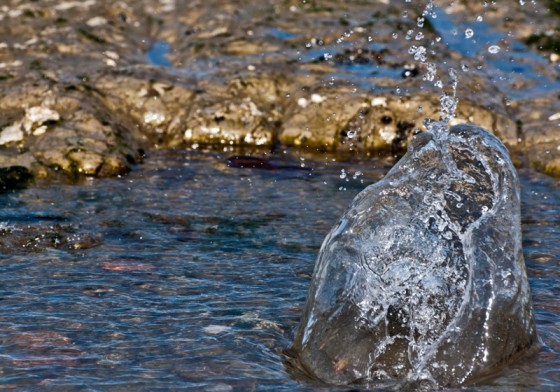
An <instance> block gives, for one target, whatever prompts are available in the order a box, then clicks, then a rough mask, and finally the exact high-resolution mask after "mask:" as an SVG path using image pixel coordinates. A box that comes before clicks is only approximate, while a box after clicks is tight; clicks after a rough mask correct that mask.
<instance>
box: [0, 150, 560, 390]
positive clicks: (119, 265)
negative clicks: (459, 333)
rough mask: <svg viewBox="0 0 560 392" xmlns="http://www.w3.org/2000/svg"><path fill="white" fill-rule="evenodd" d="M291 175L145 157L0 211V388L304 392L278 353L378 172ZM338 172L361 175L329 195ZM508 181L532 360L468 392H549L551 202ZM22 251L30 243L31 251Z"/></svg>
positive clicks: (528, 186) (12, 200) (554, 340)
mask: <svg viewBox="0 0 560 392" xmlns="http://www.w3.org/2000/svg"><path fill="white" fill-rule="evenodd" d="M186 163H188V164H189V165H186ZM306 163H308V164H309V165H310V166H311V167H313V171H312V173H314V175H312V176H307V175H306V176H298V175H293V173H285V172H284V173H283V172H282V171H266V172H264V171H258V170H251V169H249V170H242V169H236V168H228V167H227V165H226V164H225V160H224V159H221V158H220V157H217V156H216V155H214V154H209V153H203V152H196V153H194V152H191V153H188V152H187V153H173V152H169V153H160V154H159V155H158V153H156V154H154V156H153V157H151V159H150V160H148V161H147V162H146V164H144V165H142V166H139V167H138V168H137V170H135V171H134V172H132V173H131V174H130V175H129V176H128V177H124V178H121V179H104V180H93V181H88V182H86V183H83V184H78V185H75V186H52V187H51V186H42V187H36V188H31V189H28V190H25V191H23V192H19V193H12V194H7V195H2V196H0V199H1V200H0V201H1V202H2V205H3V206H4V208H3V209H2V210H0V222H2V226H0V244H4V245H0V246H2V248H1V252H2V255H1V256H0V272H1V273H2V285H0V314H1V316H0V369H2V373H0V385H3V386H10V385H11V386H13V387H14V388H16V389H17V388H19V389H22V388H31V387H33V386H36V385H49V386H52V387H53V388H69V389H78V388H81V387H83V386H84V385H87V386H88V387H89V388H94V389H95V388H97V389H107V390H110V389H119V388H121V389H122V388H125V387H126V388H132V387H134V386H138V387H143V388H148V387H149V388H151V389H157V388H162V389H169V388H196V389H200V390H216V391H217V390H247V389H253V390H274V391H277V390H286V391H291V390H294V389H297V390H306V389H308V390H311V389H314V388H316V387H315V386H314V384H313V383H312V382H310V383H307V384H301V383H300V382H298V381H295V380H293V379H292V378H291V377H290V376H289V375H288V373H287V372H286V369H285V368H284V365H283V358H282V356H281V355H280V354H279V352H280V351H281V350H282V349H283V348H285V347H287V346H288V345H289V344H290V343H291V340H292V338H293V329H294V328H295V326H296V325H297V323H298V321H299V318H300V316H301V308H302V307H303V305H304V302H305V297H306V294H307V289H308V287H309V283H310V276H311V273H312V270H313V266H314V263H315V257H316V255H317V252H318V250H319V247H320V245H321V243H322V241H323V238H324V236H325V234H326V233H327V232H328V231H329V230H330V229H331V227H332V226H333V225H334V223H335V220H336V219H338V217H339V216H340V215H341V213H342V211H343V210H344V209H346V207H347V206H348V205H349V203H350V201H351V200H352V199H353V197H354V196H355V194H356V193H357V192H359V191H360V190H361V189H362V188H363V187H365V186H366V185H368V184H369V183H371V182H373V181H375V179H377V178H379V176H380V174H381V173H382V172H383V171H384V170H385V169H384V168H383V166H382V165H378V166H376V162H351V163H341V162H332V161H331V160H330V158H325V159H320V160H316V161H312V162H309V161H306ZM376 167H377V168H376ZM162 168H166V169H162ZM342 169H345V171H346V172H350V170H352V171H355V170H358V169H359V170H361V171H362V172H363V173H369V174H368V175H364V176H362V178H361V179H363V180H364V182H363V183H361V181H360V180H361V179H358V180H353V179H352V177H351V176H348V177H347V178H345V179H342V180H341V178H340V173H341V170H342ZM521 180H522V189H523V201H524V203H523V234H524V240H525V242H524V252H525V257H526V260H527V264H528V272H529V276H530V283H531V286H532V290H533V298H534V302H535V309H536V317H537V322H538V329H539V335H540V337H541V339H542V340H543V350H541V352H540V354H539V355H538V357H537V358H536V360H532V361H528V362H527V363H521V364H518V365H516V367H514V368H511V369H508V370H507V372H505V373H504V375H503V377H501V378H499V379H497V380H495V381H493V384H492V385H489V386H488V387H485V388H484V389H481V390H488V391H501V390H504V388H509V387H511V386H513V387H516V388H519V387H520V386H522V385H529V386H530V387H529V388H530V389H531V390H550V388H551V386H552V387H559V386H560V381H559V378H560V375H559V370H558V369H560V357H559V355H558V352H560V331H559V328H558V320H559V312H560V305H559V301H558V300H557V298H560V282H559V281H560V280H559V279H558V275H559V271H560V269H559V266H558V260H560V245H559V244H560V241H559V239H560V229H559V227H560V225H558V222H560V191H559V188H558V185H557V184H555V183H554V181H553V180H551V179H549V178H547V177H544V176H540V175H537V174H535V173H534V172H532V171H525V172H522V175H521ZM341 181H342V182H343V183H344V185H345V186H346V185H347V186H346V189H347V190H346V191H342V190H339V188H341ZM45 217H57V219H56V220H54V221H53V220H52V219H47V218H45ZM55 225H59V226H60V227H57V228H52V227H54V226H55ZM7 227H8V228H11V229H6V228H7ZM42 234H45V238H51V237H52V236H54V235H55V234H56V236H57V238H59V240H60V243H56V242H53V241H50V240H46V239H43V238H42V237H41V235H42ZM49 236H50V237H49ZM36 237H37V238H38V239H35V238H36ZM14 238H17V240H16V239H14ZM88 238H89V239H88ZM91 238H93V239H91ZM71 239H72V240H71ZM29 241H31V243H33V244H39V245H37V246H36V247H35V251H33V252H30V251H29V249H28V248H26V247H24V246H23V245H25V244H27V243H28V242H29ZM84 241H86V242H87V243H88V244H90V246H85V245H84V246H70V245H71V244H76V243H82V242H84ZM68 244H70V245H68ZM317 388H319V387H317ZM332 389H333V390H336V389H337V388H332Z"/></svg>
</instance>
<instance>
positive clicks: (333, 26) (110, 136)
mask: <svg viewBox="0 0 560 392" xmlns="http://www.w3.org/2000/svg"><path fill="white" fill-rule="evenodd" d="M471 3H472V2H468V1H459V2H455V4H454V5H453V6H452V7H449V8H447V9H440V10H439V11H438V12H442V14H441V15H444V14H445V15H446V17H447V18H449V19H450V20H452V21H454V23H455V27H456V29H457V30H458V31H459V30H461V29H462V28H463V24H462V23H464V22H465V21H475V20H476V19H477V17H478V16H482V17H483V23H484V26H485V27H484V28H485V29H490V30H489V31H492V32H494V34H496V35H495V36H496V37H501V38H500V40H499V45H500V47H501V48H502V54H503V56H502V57H499V56H497V55H489V54H488V53H487V52H484V53H482V52H480V51H478V52H476V53H475V52H474V49H473V50H471V51H470V52H469V51H468V50H467V51H465V50H461V47H460V46H457V45H455V46H454V45H452V43H453V40H452V37H453V32H451V35H446V34H447V33H446V32H445V31H443V30H442V29H443V28H442V27H440V26H438V25H437V24H435V23H434V24H433V25H432V24H431V23H429V22H426V24H425V26H424V28H422V29H421V30H420V29H418V28H417V26H416V17H417V15H419V13H420V12H421V8H418V7H417V8H414V7H413V6H411V5H409V4H407V6H409V7H410V8H409V9H407V8H406V7H405V6H403V4H404V3H403V4H400V3H399V4H397V3H396V2H389V1H384V0H379V1H360V2H351V3H349V2H344V1H340V0H331V1H321V2H318V1H312V0H309V1H299V0H284V1H274V0H265V1H255V0H250V1H246V2H243V5H239V4H238V2H235V1H218V0H206V1H204V2H202V1H197V0H194V1H188V2H179V1H175V0H139V1H134V2H125V1H106V0H86V1H63V2H61V1H58V0H40V1H31V2H29V1H20V0H8V1H6V2H4V3H3V5H2V6H0V167H2V168H4V169H2V170H3V171H2V172H1V173H8V174H9V175H10V176H11V177H9V178H8V177H6V176H4V174H0V175H2V176H4V177H6V178H8V180H4V179H3V178H2V179H0V184H10V185H3V186H4V188H5V189H10V188H13V187H15V186H19V185H21V184H22V183H23V182H27V181H29V177H30V176H31V175H32V176H34V177H35V178H46V177H52V176H58V175H61V174H62V175H63V176H67V177H69V178H77V177H81V176H114V175H120V174H123V173H126V172H127V171H128V170H130V168H131V167H132V166H133V165H134V164H135V163H138V162H141V161H142V159H143V157H144V154H145V152H146V151H149V150H150V149H156V148H185V147H194V148H197V147H198V146H203V145H212V146H219V148H223V149H229V148H232V147H234V146H242V145H248V146H262V147H263V148H265V149H266V150H268V151H270V150H273V149H275V148H278V146H283V147H284V146H286V147H297V148H301V149H306V150H310V151H316V152H322V151H340V152H344V153H350V154H356V155H390V156H395V155H397V156H398V155H400V154H402V153H404V151H405V148H406V145H407V142H408V141H409V140H410V138H411V136H412V134H413V133H415V132H417V131H422V130H423V124H422V121H423V119H424V118H426V117H430V118H437V117H438V112H439V105H440V103H439V96H440V93H441V90H440V89H438V88H435V87H434V88H431V87H429V86H428V85H427V84H426V82H425V81H423V80H422V75H423V74H424V72H425V70H424V69H423V68H422V67H420V66H418V65H417V64H415V63H414V61H413V58H412V56H411V55H410V54H409V53H408V48H409V47H410V46H411V44H416V45H420V44H422V45H426V46H429V44H430V42H432V41H433V42H439V44H437V45H436V46H437V48H436V49H437V50H436V51H435V53H434V54H432V55H431V56H432V57H431V58H432V59H433V60H434V61H435V62H436V63H438V64H447V65H452V66H454V67H456V68H457V69H462V70H463V71H464V72H462V73H461V74H460V83H459V86H458V92H457V93H458V97H459V99H460V101H459V106H458V109H457V118H455V119H453V120H452V122H453V123H456V122H457V123H458V122H471V123H474V124H476V125H478V126H481V127H484V128H486V129H488V130H490V131H492V132H493V133H494V134H496V135H497V136H498V137H499V138H500V139H501V140H502V141H503V142H504V143H505V144H506V145H507V147H508V148H509V149H510V152H511V153H512V154H513V156H514V159H515V161H516V163H517V164H518V165H530V166H534V167H536V168H537V169H539V170H541V171H544V172H546V173H549V174H551V175H555V176H560V113H559V109H558V100H559V96H558V90H556V89H555V88H556V86H558V85H559V74H558V70H559V64H558V52H559V49H558V46H557V45H556V46H555V44H554V42H555V41H554V37H556V36H557V30H555V29H557V27H556V26H557V24H558V14H557V10H556V8H555V7H556V6H555V4H556V2H555V1H549V2H538V4H537V5H533V4H531V5H526V6H525V7H522V6H521V5H520V4H518V3H517V2H511V4H508V5H504V4H499V5H487V7H483V8H481V7H479V6H476V7H475V6H473V5H472V4H471ZM403 10H404V12H403ZM473 23H474V22H473ZM481 23H482V22H481ZM481 26H482V25H481ZM410 31H412V32H413V33H414V34H416V33H417V32H421V33H422V35H420V36H419V35H416V36H415V37H414V38H411V34H412V33H411V32H410ZM476 31H477V30H476V29H475V34H476ZM481 31H483V30H481ZM459 34H462V30H461V31H459ZM543 34H544V36H545V37H551V38H550V41H551V42H552V44H551V45H544V44H540V43H539V42H540V41H539V40H538V39H537V38H538V37H540V36H541V35H543ZM555 34H556V35H555ZM455 35H457V33H456V32H455ZM440 37H443V39H441V40H440V39H439V38H440ZM531 37H532V38H531ZM535 37H537V38H535ZM543 39H544V38H543ZM446 40H447V41H448V42H447V43H446ZM479 40H480V42H482V41H483V39H482V38H479ZM484 42H486V41H484ZM523 42H526V43H527V44H528V45H529V46H524V44H523ZM543 42H544V41H543ZM547 42H548V41H547ZM539 48H540V49H541V50H540V51H539ZM520 53H521V54H520ZM526 53H531V57H527V56H526ZM523 56H525V57H524V58H521V57H523ZM508 60H509V61H510V62H514V63H515V64H516V65H518V68H519V69H520V70H518V71H515V72H514V71H512V72H511V73H510V74H505V76H504V74H503V73H500V72H502V71H503V70H502V71H501V68H500V66H498V65H495V64H498V63H499V61H506V62H507V61H508ZM493 64H494V65H493ZM535 75H537V76H538V77H536V76H535ZM444 79H445V78H444ZM444 81H445V80H444ZM266 150H263V151H266ZM14 176H15V177H14ZM20 177H21V179H22V180H21V181H22V182H18V181H16V182H15V183H14V181H13V179H14V178H16V179H17V178H20ZM10 179H11V180H10ZM17 184H19V185H17Z"/></svg>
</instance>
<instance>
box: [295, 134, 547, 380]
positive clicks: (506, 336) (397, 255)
mask: <svg viewBox="0 0 560 392" xmlns="http://www.w3.org/2000/svg"><path fill="white" fill-rule="evenodd" d="M536 343H537V338H536V330H535V322H534V318H533V312H532V307H531V298H530V292H529V286H528V282H527V275H526V271H525V264H524V260H523V254H522V249H521V225H520V200H519V185H518V179H517V175H516V172H515V169H514V168H513V165H512V163H511V161H510V158H509V155H508V152H507V150H506V148H505V147H504V146H503V145H502V144H501V143H500V142H499V141H498V139H497V138H496V137H495V136H493V135H491V134H490V133H488V132H486V131H485V130H483V129H481V128H478V127H475V126H472V125H464V124H463V125H457V126H454V127H452V128H451V129H449V131H448V135H447V136H446V141H441V140H439V139H438V138H436V137H435V136H434V135H433V134H432V133H423V134H419V135H416V136H415V137H414V138H413V139H412V142H411V144H410V146H409V149H408V152H407V153H406V155H405V156H404V157H403V158H402V159H401V160H400V162H399V163H397V165H396V166H395V167H394V168H393V169H392V170H391V171H390V172H389V173H388V174H387V175H386V177H385V178H384V179H383V180H381V181H379V182H378V183H376V184H373V185H371V186H369V187H368V188H366V189H365V190H364V191H363V192H361V193H360V194H359V195H358V196H357V197H356V198H355V199H354V201H353V203H352V205H351V206H350V208H349V210H348V211H347V212H346V213H345V214H344V215H343V217H342V219H341V220H340V223H339V224H338V225H337V226H336V227H335V228H334V229H333V230H332V231H331V233H330V234H329V235H328V236H327V238H326V239H325V241H324V243H323V246H322V248H321V252H320V254H319V257H318V260H317V265H316V267H315V272H314V276H313V281H312V285H311V289H310V292H309V296H308V299H307V305H306V310H305V313H304V316H303V319H302V321H301V324H300V326H299V329H298V331H297V333H296V338H295V341H294V343H293V346H292V347H291V349H290V350H288V351H289V355H290V356H292V357H294V358H295V362H296V365H297V366H299V367H301V368H303V369H304V370H305V371H306V372H308V373H310V374H312V375H313V376H314V377H317V378H319V379H321V380H323V381H325V382H328V383H334V384H348V383H354V382H363V381H366V382H369V381H376V380H379V381H384V380H405V381H407V382H431V383H435V384H438V385H445V386H453V385H455V386H456V385H464V384H467V383H471V382H474V381H476V380H477V379H479V378H480V377H482V376H487V375H488V374H490V373H492V372H493V371H495V370H497V369H498V368H499V367H501V366H502V365H504V364H506V363H508V362H510V361H512V360H513V359H514V358H516V357H518V356H520V355H521V354H526V353H527V352H528V351H529V350H530V349H531V348H534V347H535V346H536Z"/></svg>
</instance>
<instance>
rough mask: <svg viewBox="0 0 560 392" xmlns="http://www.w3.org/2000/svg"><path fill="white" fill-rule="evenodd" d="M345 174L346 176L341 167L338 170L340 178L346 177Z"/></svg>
mask: <svg viewBox="0 0 560 392" xmlns="http://www.w3.org/2000/svg"><path fill="white" fill-rule="evenodd" d="M346 176H347V174H346V171H344V169H341V170H340V178H342V179H344V178H346Z"/></svg>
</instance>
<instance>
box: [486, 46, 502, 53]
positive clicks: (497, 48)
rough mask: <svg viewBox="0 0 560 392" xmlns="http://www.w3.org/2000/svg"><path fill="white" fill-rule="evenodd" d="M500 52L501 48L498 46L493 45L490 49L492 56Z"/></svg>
mask: <svg viewBox="0 0 560 392" xmlns="http://www.w3.org/2000/svg"><path fill="white" fill-rule="evenodd" d="M499 51H500V47H499V46H498V45H492V46H490V47H489V48H488V52H489V53H492V54H496V53H498V52H499Z"/></svg>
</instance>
